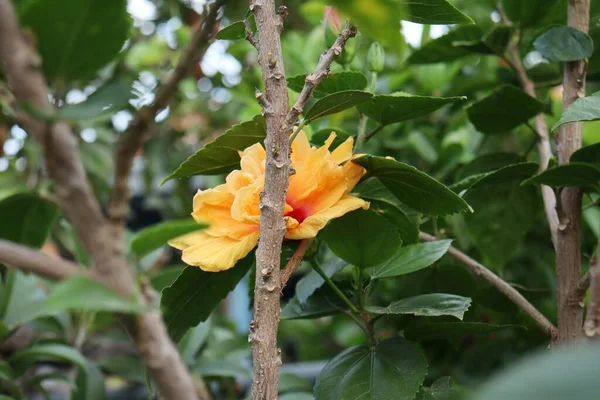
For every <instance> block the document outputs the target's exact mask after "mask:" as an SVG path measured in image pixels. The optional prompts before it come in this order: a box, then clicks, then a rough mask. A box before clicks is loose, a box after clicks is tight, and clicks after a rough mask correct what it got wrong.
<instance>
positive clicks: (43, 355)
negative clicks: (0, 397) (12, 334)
mask: <svg viewBox="0 0 600 400" xmlns="http://www.w3.org/2000/svg"><path fill="white" fill-rule="evenodd" d="M40 359H46V360H48V359H50V360H63V361H67V362H70V363H72V364H74V365H76V366H77V367H79V368H81V369H84V370H85V369H86V368H87V360H86V359H85V357H84V356H83V355H82V354H81V353H80V352H79V351H77V350H76V349H74V348H73V347H70V346H66V345H64V344H59V343H45V344H34V345H33V346H30V347H26V348H25V349H23V350H19V351H17V352H16V353H14V354H13V355H12V356H11V357H10V361H11V362H14V361H39V360H40Z"/></svg>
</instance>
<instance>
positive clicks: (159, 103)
mask: <svg viewBox="0 0 600 400" xmlns="http://www.w3.org/2000/svg"><path fill="white" fill-rule="evenodd" d="M225 2H226V0H217V1H215V2H214V3H213V4H211V5H210V6H209V7H208V8H207V10H206V12H205V14H204V18H203V23H202V26H201V27H200V28H199V29H198V30H197V31H196V32H195V33H194V35H193V36H192V39H191V41H190V43H189V45H188V46H187V47H186V48H185V49H184V50H183V52H182V53H181V57H180V58H179V62H178V63H177V66H176V67H175V69H174V70H173V72H172V73H171V74H170V75H169V77H168V79H167V80H166V81H165V83H164V84H162V85H161V86H159V88H158V90H157V91H156V97H155V98H154V101H153V102H152V104H150V105H147V106H145V107H143V108H142V109H140V111H139V112H138V114H137V117H136V119H135V120H134V121H133V122H132V123H131V125H130V126H129V128H128V129H127V131H126V132H125V133H124V134H123V138H122V139H121V141H120V143H119V148H118V150H117V153H116V155H115V173H114V186H113V188H112V191H111V194H110V202H109V207H108V214H109V216H110V218H111V221H112V223H113V225H114V226H116V228H117V229H116V232H115V233H116V234H118V235H120V232H119V231H120V230H121V227H122V226H123V225H124V223H125V218H126V216H127V210H128V208H129V207H128V200H129V185H128V182H129V171H130V170H131V166H132V163H133V159H134V157H135V154H136V153H137V151H138V150H139V149H140V148H141V147H142V145H143V144H144V141H145V140H146V138H147V137H148V135H149V130H150V126H151V125H152V124H153V123H154V119H155V117H156V114H157V113H158V112H159V111H160V110H162V109H163V108H165V107H166V106H167V105H169V102H170V101H171V99H172V98H173V96H174V95H175V93H176V92H177V86H178V85H179V82H181V80H182V79H183V78H185V77H186V76H187V75H188V73H189V71H190V70H191V69H192V68H194V66H195V65H196V64H198V62H200V60H201V59H202V57H203V56H204V53H205V52H206V49H207V48H208V44H209V42H210V40H211V39H212V37H213V36H214V35H213V33H214V25H215V22H216V20H217V15H218V13H219V8H220V7H221V6H222V5H223V4H224V3H225Z"/></svg>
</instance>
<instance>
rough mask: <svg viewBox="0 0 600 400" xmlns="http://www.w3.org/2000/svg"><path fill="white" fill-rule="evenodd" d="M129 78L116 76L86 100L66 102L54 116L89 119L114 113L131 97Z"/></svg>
mask: <svg viewBox="0 0 600 400" xmlns="http://www.w3.org/2000/svg"><path fill="white" fill-rule="evenodd" d="M131 84H132V82H131V80H129V79H125V78H117V79H115V80H113V81H111V82H108V83H106V84H105V85H103V86H102V87H100V88H99V89H98V90H96V91H95V92H94V93H92V94H91V95H90V96H89V97H88V98H87V100H85V101H84V102H82V103H78V104H66V105H64V106H62V107H60V108H59V109H58V110H57V111H56V117H57V118H59V119H67V120H89V119H92V118H97V117H99V116H103V115H109V114H114V113H115V112H117V111H118V110H119V109H121V108H123V107H125V106H126V105H127V103H128V101H129V99H131V98H132V92H131Z"/></svg>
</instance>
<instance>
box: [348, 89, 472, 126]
mask: <svg viewBox="0 0 600 400" xmlns="http://www.w3.org/2000/svg"><path fill="white" fill-rule="evenodd" d="M463 100H466V97H447V98H444V97H428V96H413V95H410V94H407V93H395V94H392V95H382V96H373V99H371V101H367V102H365V103H363V104H362V105H360V106H359V107H358V108H359V110H360V112H362V113H363V114H366V115H367V116H368V117H369V118H371V119H373V120H375V121H377V122H379V123H380V124H382V125H389V124H394V123H397V122H402V121H407V120H410V119H415V118H419V117H423V116H425V115H428V114H431V113H432V112H434V111H436V110H438V109H440V108H442V107H443V106H445V105H446V104H450V103H454V102H455V101H463Z"/></svg>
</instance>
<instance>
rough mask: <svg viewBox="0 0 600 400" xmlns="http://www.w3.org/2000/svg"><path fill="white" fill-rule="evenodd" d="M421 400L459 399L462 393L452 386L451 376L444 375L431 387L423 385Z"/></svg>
mask: <svg viewBox="0 0 600 400" xmlns="http://www.w3.org/2000/svg"><path fill="white" fill-rule="evenodd" d="M421 390H422V397H421V398H420V400H459V399H461V398H462V397H461V396H460V393H459V392H458V391H457V390H456V389H455V388H451V387H450V377H449V376H443V377H441V378H439V379H437V380H436V381H435V382H433V383H432V384H431V387H428V388H427V387H422V388H421Z"/></svg>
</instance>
